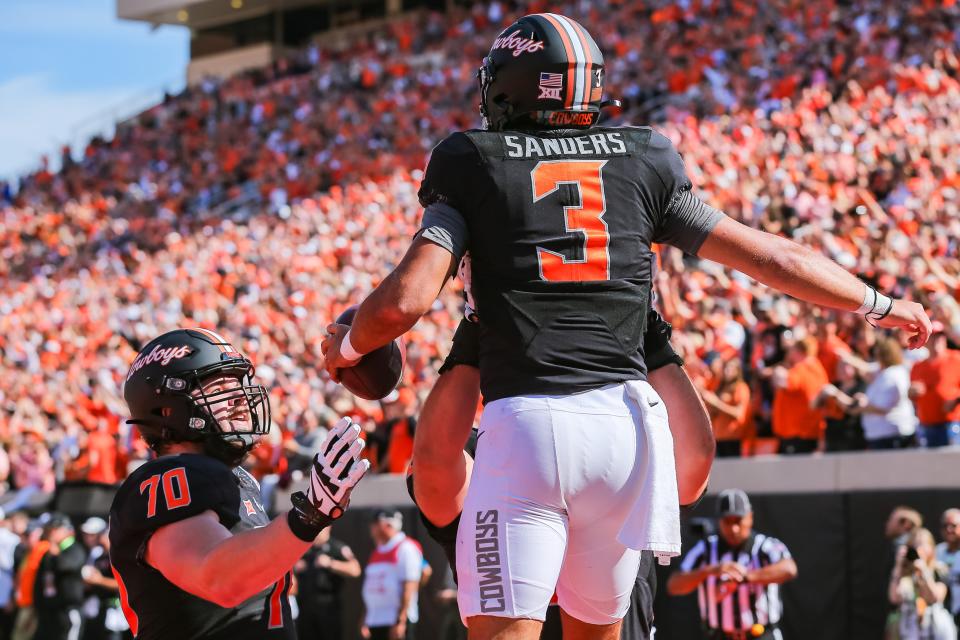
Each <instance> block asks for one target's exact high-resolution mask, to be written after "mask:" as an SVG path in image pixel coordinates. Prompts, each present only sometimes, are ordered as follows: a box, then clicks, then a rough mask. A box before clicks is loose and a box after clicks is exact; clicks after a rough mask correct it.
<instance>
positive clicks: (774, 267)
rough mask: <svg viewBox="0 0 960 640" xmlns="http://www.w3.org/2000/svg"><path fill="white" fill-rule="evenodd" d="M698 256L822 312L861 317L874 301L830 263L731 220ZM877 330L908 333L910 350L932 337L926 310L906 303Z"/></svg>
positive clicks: (712, 235)
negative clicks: (869, 301) (854, 313)
mask: <svg viewBox="0 0 960 640" xmlns="http://www.w3.org/2000/svg"><path fill="white" fill-rule="evenodd" d="M698 255H699V256H700V257H703V258H707V259H708V260H714V261H716V262H720V263H722V264H725V265H727V266H728V267H731V268H733V269H737V270H738V271H742V272H743V273H745V274H747V275H748V276H750V277H751V278H754V279H755V280H758V281H760V282H762V283H763V284H765V285H767V286H769V287H772V288H774V289H777V290H779V291H782V292H784V293H786V294H788V295H791V296H793V297H795V298H798V299H800V300H803V301H805V302H810V303H813V304H817V305H820V306H823V307H830V308H833V309H841V310H843V311H856V310H857V309H859V308H861V305H862V304H863V303H864V300H865V299H867V298H868V297H869V295H870V294H869V293H868V287H867V285H866V284H864V283H863V282H862V281H860V280H859V279H858V278H857V277H855V276H854V275H852V274H851V273H849V272H848V271H846V270H845V269H844V268H843V267H841V266H840V265H838V264H836V263H835V262H833V261H832V260H830V259H829V258H827V257H825V256H823V255H821V254H819V253H817V252H816V251H813V250H812V249H809V248H807V247H804V246H802V245H799V244H797V243H796V242H793V241H791V240H788V239H787V238H781V237H780V236H776V235H773V234H771V233H766V232H765V231H760V230H758V229H753V228H751V227H748V226H746V225H744V224H741V223H739V222H737V221H736V220H733V219H732V218H729V217H726V216H724V217H723V218H721V219H720V221H719V222H718V223H717V225H716V226H715V227H714V228H713V230H712V231H711V232H710V234H709V235H708V236H707V238H706V240H704V242H703V244H702V245H701V247H700V250H699V252H698ZM877 326H880V327H884V328H891V329H903V330H904V331H906V332H907V333H909V334H910V338H909V346H910V348H911V349H916V348H918V347H921V346H923V345H924V344H925V343H926V342H927V339H928V338H929V337H930V332H931V326H930V319H929V318H928V317H927V314H926V312H925V311H924V310H923V307H921V306H920V305H919V304H917V303H916V302H909V301H905V300H894V301H893V308H892V309H891V310H890V313H889V314H888V315H887V316H886V317H885V318H883V319H881V320H879V321H878V322H877Z"/></svg>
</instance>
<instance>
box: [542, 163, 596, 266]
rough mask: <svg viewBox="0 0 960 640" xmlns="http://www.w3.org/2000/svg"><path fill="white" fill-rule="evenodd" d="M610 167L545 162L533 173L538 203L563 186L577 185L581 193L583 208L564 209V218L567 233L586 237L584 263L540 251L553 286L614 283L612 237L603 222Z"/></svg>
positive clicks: (552, 252)
mask: <svg viewBox="0 0 960 640" xmlns="http://www.w3.org/2000/svg"><path fill="white" fill-rule="evenodd" d="M606 163H607V161H606V160H543V161H541V162H538V163H537V166H535V167H534V168H533V170H532V171H531V172H530V179H531V180H532V181H533V201H534V202H539V201H540V200H542V199H543V198H546V197H547V196H549V195H550V194H552V193H554V192H555V191H557V189H559V188H560V185H561V184H573V185H576V187H577V190H578V191H579V192H580V206H578V207H564V208H563V215H564V224H565V226H566V230H567V232H568V233H570V232H578V235H580V234H582V235H583V237H584V241H583V259H581V260H571V259H568V258H567V257H566V256H564V255H563V254H560V253H557V252H555V251H550V250H549V249H544V248H543V247H537V260H538V262H539V263H540V277H541V279H543V280H548V281H552V282H571V281H573V282H582V281H584V280H609V279H610V251H609V249H610V234H609V233H608V231H607V223H606V222H604V220H603V214H604V213H606V211H607V202H606V199H605V198H604V194H603V175H602V173H601V172H602V170H603V165H605V164H606Z"/></svg>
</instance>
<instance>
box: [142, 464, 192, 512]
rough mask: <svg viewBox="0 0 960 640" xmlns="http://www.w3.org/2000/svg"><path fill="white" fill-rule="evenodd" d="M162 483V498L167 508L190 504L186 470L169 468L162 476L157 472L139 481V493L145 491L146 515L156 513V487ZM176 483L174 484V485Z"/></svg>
mask: <svg viewBox="0 0 960 640" xmlns="http://www.w3.org/2000/svg"><path fill="white" fill-rule="evenodd" d="M161 483H162V484H163V499H164V500H165V501H166V503H167V510H168V511H169V510H170V509H177V508H178V507H185V506H187V505H188V504H190V485H188V484H187V470H186V469H184V468H183V467H177V468H176V469H170V471H167V472H166V473H164V474H163V475H162V476H161V475H160V474H159V473H157V474H154V475H152V476H150V477H149V478H147V479H146V480H144V481H143V482H141V483H140V495H143V492H144V491H146V492H147V517H148V518H152V517H153V516H155V515H157V487H158V486H159V485H160V484H161ZM174 485H176V486H174Z"/></svg>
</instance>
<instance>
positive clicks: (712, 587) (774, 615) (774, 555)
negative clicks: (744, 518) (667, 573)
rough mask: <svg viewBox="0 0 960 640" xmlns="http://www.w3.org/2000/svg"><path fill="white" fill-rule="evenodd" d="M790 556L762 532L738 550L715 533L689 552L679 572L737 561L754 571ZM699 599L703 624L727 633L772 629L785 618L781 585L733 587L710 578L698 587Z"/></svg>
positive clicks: (712, 577) (743, 584) (742, 585)
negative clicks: (760, 628)
mask: <svg viewBox="0 0 960 640" xmlns="http://www.w3.org/2000/svg"><path fill="white" fill-rule="evenodd" d="M789 557H790V552H789V551H788V550H787V547H786V545H784V544H783V543H782V542H780V541H779V540H777V539H776V538H771V537H770V536H765V535H763V534H762V533H751V534H750V537H749V538H747V540H746V541H745V542H744V543H743V544H742V545H741V546H740V547H739V548H737V549H733V548H731V547H730V546H728V545H727V543H726V542H724V540H723V538H721V537H720V536H718V535H716V534H714V535H712V536H709V537H707V538H706V539H704V540H701V541H700V542H698V543H697V544H696V545H694V547H693V548H692V549H690V551H688V552H687V555H686V557H685V558H684V559H683V561H682V562H681V563H680V570H681V571H684V572H689V571H694V570H696V569H700V568H702V567H704V566H707V565H714V564H719V563H721V562H737V563H739V564H741V565H742V566H744V567H746V568H747V570H748V571H753V570H756V569H760V568H762V567H766V566H768V565H771V564H774V563H776V562H779V561H780V560H783V559H785V558H789ZM697 599H698V601H699V604H700V618H701V620H703V623H704V625H705V626H706V627H707V628H709V629H720V630H722V631H724V632H731V631H743V630H749V629H750V627H752V626H753V625H754V624H756V623H760V624H762V625H764V626H765V627H769V626H772V625H775V624H777V623H778V622H780V618H781V616H782V615H783V602H782V601H781V599H780V585H778V584H767V585H763V584H747V583H745V582H744V583H741V584H739V585H738V586H736V588H734V587H733V585H732V584H729V583H727V582H725V581H722V580H721V579H720V577H719V576H710V577H709V578H707V579H706V580H704V581H703V582H701V583H700V585H699V586H698V587H697Z"/></svg>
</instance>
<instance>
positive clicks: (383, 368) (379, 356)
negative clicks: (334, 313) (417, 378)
mask: <svg viewBox="0 0 960 640" xmlns="http://www.w3.org/2000/svg"><path fill="white" fill-rule="evenodd" d="M357 307H358V305H353V306H352V307H350V308H349V309H347V310H346V311H344V312H343V313H341V314H340V316H339V317H338V318H337V320H336V322H337V324H347V325H349V324H353V318H354V316H355V315H356V314H357ZM404 360H405V356H404V350H403V347H402V346H401V345H400V342H399V340H394V341H392V342H391V343H390V344H387V345H384V346H382V347H380V348H379V349H374V350H373V351H371V352H370V353H368V354H365V355H364V356H363V357H362V358H360V361H359V362H358V363H357V364H355V365H354V366H352V367H350V368H349V369H341V371H340V383H341V384H342V385H343V386H344V387H346V388H347V390H349V391H350V393H352V394H353V395H355V396H359V397H361V398H364V399H366V400H380V399H381V398H383V397H385V396H386V395H387V394H388V393H390V392H391V391H393V390H394V389H396V387H397V385H398V384H400V378H401V377H402V376H403V365H404Z"/></svg>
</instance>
